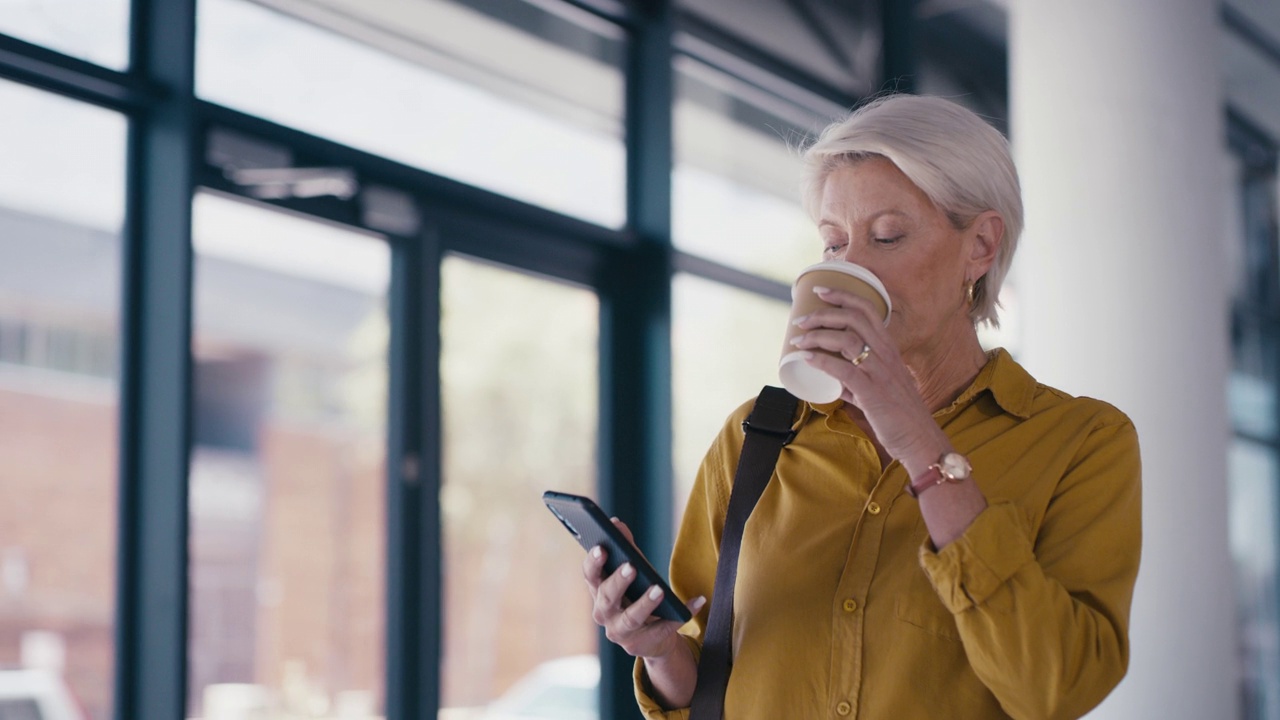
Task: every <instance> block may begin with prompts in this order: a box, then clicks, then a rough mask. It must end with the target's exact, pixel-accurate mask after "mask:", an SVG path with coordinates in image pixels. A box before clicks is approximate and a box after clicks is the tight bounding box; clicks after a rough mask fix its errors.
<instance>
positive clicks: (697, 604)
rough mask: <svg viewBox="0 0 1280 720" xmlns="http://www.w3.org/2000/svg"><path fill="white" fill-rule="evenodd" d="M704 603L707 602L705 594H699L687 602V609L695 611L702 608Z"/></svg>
mask: <svg viewBox="0 0 1280 720" xmlns="http://www.w3.org/2000/svg"><path fill="white" fill-rule="evenodd" d="M706 604H707V598H706V596H704V595H699V596H698V597H696V598H694V599H693V602H690V603H689V609H690V610H692V611H694V612H695V613H696V612H698V611H699V610H701V609H702V606H703V605H706Z"/></svg>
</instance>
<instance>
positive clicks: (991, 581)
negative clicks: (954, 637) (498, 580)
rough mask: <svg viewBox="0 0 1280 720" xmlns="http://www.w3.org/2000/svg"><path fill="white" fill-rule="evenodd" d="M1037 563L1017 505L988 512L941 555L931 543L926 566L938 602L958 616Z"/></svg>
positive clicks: (923, 556) (924, 553) (925, 550)
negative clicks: (1015, 575)
mask: <svg viewBox="0 0 1280 720" xmlns="http://www.w3.org/2000/svg"><path fill="white" fill-rule="evenodd" d="M1032 562H1035V555H1034V553H1033V552H1032V540H1031V537H1030V531H1029V528H1028V527H1027V521H1026V518H1025V516H1024V515H1023V513H1022V511H1021V510H1020V509H1019V508H1018V507H1017V506H1016V505H1014V504H1013V503H1008V502H1004V503H997V504H994V505H991V506H990V507H988V508H987V509H985V510H983V511H982V512H981V513H980V514H979V515H978V517H976V518H974V521H973V522H972V523H970V525H969V527H968V528H967V529H966V530H965V532H964V534H963V535H961V536H960V537H959V538H958V539H956V540H955V541H954V542H952V543H951V544H950V545H947V546H946V547H945V548H943V549H942V550H940V551H937V552H935V551H934V548H933V544H932V543H931V542H929V541H928V540H926V541H925V543H924V545H922V546H921V548H920V565H921V567H923V568H924V572H925V574H926V575H928V577H929V581H930V582H932V583H933V588H934V590H935V591H936V592H937V593H938V598H939V599H941V600H942V604H943V605H945V606H946V608H947V609H948V610H950V611H951V612H952V613H953V614H955V613H961V612H964V611H965V610H968V609H969V608H972V607H974V606H978V605H982V604H983V603H985V602H986V601H987V600H988V599H989V598H990V597H991V596H992V595H994V594H995V593H996V591H997V590H999V589H1000V588H1001V586H1003V585H1004V584H1005V583H1006V582H1008V581H1009V579H1010V578H1012V577H1013V575H1014V573H1016V572H1017V571H1018V570H1019V569H1020V568H1021V567H1022V566H1024V565H1026V564H1028V563H1032Z"/></svg>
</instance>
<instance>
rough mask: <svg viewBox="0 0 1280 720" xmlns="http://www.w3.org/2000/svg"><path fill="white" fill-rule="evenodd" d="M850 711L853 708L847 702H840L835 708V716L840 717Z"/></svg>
mask: <svg viewBox="0 0 1280 720" xmlns="http://www.w3.org/2000/svg"><path fill="white" fill-rule="evenodd" d="M852 711H853V706H852V705H850V704H849V703H847V702H841V703H840V704H839V705H837V706H836V714H837V715H842V716H843V715H848V714H849V713H850V712H852Z"/></svg>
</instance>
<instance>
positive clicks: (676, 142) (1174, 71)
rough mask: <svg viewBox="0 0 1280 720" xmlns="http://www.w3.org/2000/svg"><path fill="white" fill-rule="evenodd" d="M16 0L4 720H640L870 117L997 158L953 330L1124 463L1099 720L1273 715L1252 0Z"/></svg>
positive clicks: (0, 541) (1, 298)
mask: <svg viewBox="0 0 1280 720" xmlns="http://www.w3.org/2000/svg"><path fill="white" fill-rule="evenodd" d="M1046 5H1049V4H1043V3H1035V2H1031V1H1030V0H849V1H844V2H836V1H834V0H665V1H664V0H0V720H33V719H38V720H108V719H114V720H153V719H154V720H161V719H164V720H174V719H176V718H190V719H192V720H194V719H196V718H202V719H204V720H285V719H291V720H292V719H295V718H325V719H329V720H338V719H343V720H348V719H349V720H355V719H360V720H371V719H372V718H396V719H400V718H429V717H436V718H439V720H499V719H504V718H558V719H560V720H587V719H589V718H590V719H592V720H594V719H596V718H637V717H639V716H638V713H637V711H636V710H635V709H634V703H633V701H632V699H631V686H630V670H631V664H630V661H629V659H627V658H626V657H623V656H621V655H620V653H618V652H617V651H616V650H615V649H613V648H611V647H609V646H608V645H607V643H603V642H602V640H601V638H600V637H598V634H597V629H596V627H595V626H594V625H593V624H592V622H591V620H590V611H589V605H588V598H587V594H586V592H585V591H584V589H583V587H582V581H581V579H580V571H579V566H580V561H581V557H582V554H581V551H580V549H579V548H578V547H577V546H576V545H575V543H574V542H573V540H572V538H570V537H569V536H567V535H566V534H565V533H564V532H563V530H562V529H560V527H559V524H558V523H556V522H555V520H554V518H552V517H551V516H550V514H549V513H547V511H546V510H545V509H544V508H543V507H542V504H541V502H540V501H539V495H540V494H541V492H542V491H543V490H545V489H556V490H562V491H569V492H576V493H585V494H589V495H592V496H594V497H596V498H597V499H598V500H599V502H600V503H601V504H602V505H603V506H604V507H605V509H606V510H607V511H609V512H611V513H613V514H616V515H619V516H621V517H623V518H625V519H626V520H627V521H628V523H629V524H630V525H631V527H632V528H633V529H634V530H635V532H636V534H637V536H638V538H639V540H640V543H641V545H642V547H643V548H644V549H645V550H646V552H648V554H649V555H650V557H651V558H652V559H653V560H654V561H655V564H656V565H658V566H659V567H664V566H665V564H666V560H667V557H668V555H669V551H670V545H671V542H672V539H673V533H674V527H675V523H676V521H677V519H678V517H679V515H680V513H681V510H682V508H683V505H684V498H685V496H686V494H687V493H688V491H689V488H690V485H691V483H692V479H693V476H694V473H695V471H696V468H697V465H698V462H699V460H700V458H701V455H702V453H703V452H704V450H705V449H706V447H707V446H708V444H709V443H710V441H711V439H712V437H713V436H714V435H715V434H716V432H717V431H718V430H719V428H720V425H721V422H722V421H723V418H724V417H725V416H726V415H727V414H728V413H729V412H730V411H731V410H733V409H734V408H735V407H737V406H738V405H739V404H741V403H742V402H744V401H745V400H747V399H749V398H751V397H753V396H754V395H755V394H756V393H757V392H758V390H759V388H760V386H761V385H763V384H767V383H776V377H775V373H774V365H775V361H776V357H777V354H778V349H779V347H778V345H779V342H780V337H781V332H782V325H783V322H784V318H785V317H786V310H787V299H788V297H789V282H790V280H791V279H792V278H793V277H794V276H795V274H796V272H797V271H798V270H799V269H801V268H803V267H804V266H805V265H808V264H810V263H812V262H815V261H817V260H818V259H819V256H820V249H821V248H820V244H819V239H818V237H817V235H816V233H815V231H814V228H813V227H812V224H811V222H810V221H809V220H808V219H807V217H806V215H805V213H804V212H803V210H802V209H801V206H800V201H799V188H798V184H799V166H798V149H799V148H801V147H802V146H803V145H804V143H805V141H806V139H807V138H811V137H812V136H813V135H814V134H815V133H816V132H817V131H818V130H820V129H821V128H822V127H823V126H824V125H825V124H826V123H828V122H829V121H831V120H832V119H835V118H837V117H839V116H840V115H841V114H842V113H844V112H846V111H847V110H848V108H850V107H852V106H853V105H855V104H856V103H857V102H859V100H861V99H863V98H866V97H868V96H870V95H872V94H875V93H877V92H881V91H884V90H898V91H904V92H918V93H928V94H938V95H943V96H946V97H949V98H952V99H954V100H956V101H957V102H959V103H962V104H964V105H966V106H968V107H970V108H971V109H973V110H975V111H976V112H978V113H980V114H981V115H983V116H984V117H986V118H988V119H989V120H990V121H991V122H992V123H993V124H994V125H995V126H996V127H997V128H999V129H1000V130H1001V131H1002V132H1005V133H1007V134H1009V136H1010V137H1011V140H1012V142H1013V145H1014V149H1015V156H1016V158H1017V160H1018V163H1019V167H1020V170H1021V172H1022V176H1023V185H1024V193H1025V198H1026V202H1027V208H1028V228H1027V232H1026V234H1025V235H1024V239H1023V249H1022V250H1021V251H1020V254H1019V258H1018V261H1017V263H1016V265H1015V268H1014V271H1013V274H1012V275H1011V277H1010V280H1009V281H1008V283H1007V284H1006V287H1005V290H1004V293H1003V294H1002V296H1001V301H1002V303H1003V306H1004V308H1005V312H1004V315H1003V318H1004V322H1003V323H1002V325H1001V327H1000V328H999V329H995V328H985V329H984V331H983V341H984V344H986V345H987V346H988V347H995V346H1004V347H1006V348H1008V349H1009V350H1010V351H1011V352H1013V354H1014V355H1015V357H1017V358H1018V359H1019V360H1020V361H1022V362H1023V363H1024V364H1025V365H1026V366H1027V367H1028V369H1029V370H1031V372H1032V373H1033V374H1035V375H1037V377H1038V378H1039V379H1041V380H1042V381H1044V382H1048V383H1050V384H1053V385H1056V386H1058V387H1061V388H1062V389H1064V390H1066V391H1068V392H1072V393H1076V394H1094V395H1097V396H1099V397H1102V398H1104V399H1107V400H1109V401H1111V402H1113V403H1115V404H1117V405H1118V406H1119V407H1120V408H1121V409H1122V410H1125V411H1126V412H1128V413H1129V414H1130V415H1131V416H1132V417H1133V418H1134V420H1135V422H1136V423H1137V426H1138V429H1139V434H1140V436H1141V437H1142V441H1143V461H1144V466H1145V468H1146V471H1145V476H1144V478H1145V486H1146V505H1145V517H1144V527H1145V532H1146V539H1145V555H1144V568H1143V572H1142V575H1141V577H1140V579H1139V585H1138V592H1137V598H1136V600H1135V606H1134V620H1133V655H1132V662H1131V668H1130V673H1129V677H1128V678H1127V679H1126V680H1125V682H1124V683H1123V684H1122V685H1121V686H1120V689H1119V690H1118V691H1117V692H1116V693H1115V694H1114V695H1113V696H1112V698H1110V699H1109V700H1108V701H1107V702H1106V703H1104V705H1103V706H1102V707H1101V708H1100V709H1099V710H1098V711H1097V712H1096V713H1095V716H1097V717H1118V718H1145V717H1160V718H1196V719H1203V718H1215V719H1217V718H1248V719H1253V718H1273V719H1275V718H1280V620H1278V617H1280V593H1277V585H1276V570H1277V562H1278V560H1277V549H1278V548H1280V491H1278V489H1277V487H1278V483H1280V384H1278V383H1277V378H1278V377H1280V352H1277V345H1278V344H1280V252H1278V251H1280V242H1278V233H1277V221H1278V218H1280V213H1278V209H1277V208H1278V207H1280V202H1278V200H1280V197H1278V196H1277V192H1278V191H1277V183H1276V173H1277V141H1278V140H1280V6H1277V5H1275V4H1274V3H1273V2H1270V1H1269V0H1228V1H1227V2H1210V1H1209V0H1172V1H1168V0H1164V1H1159V2H1157V1H1156V0H1145V1H1136V2H1127V3H1114V2H1110V1H1104V0H1081V1H1080V2H1075V3H1069V4H1067V3H1059V4H1056V5H1057V6H1056V7H1046Z"/></svg>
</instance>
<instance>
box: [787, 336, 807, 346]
mask: <svg viewBox="0 0 1280 720" xmlns="http://www.w3.org/2000/svg"><path fill="white" fill-rule="evenodd" d="M804 338H805V336H804V335H797V336H795V337H793V338H791V341H790V342H791V344H792V345H799V344H800V343H802V342H804Z"/></svg>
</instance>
